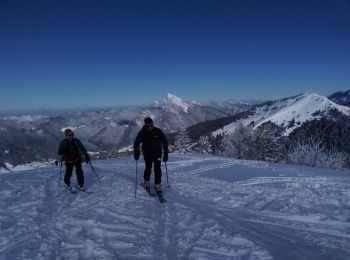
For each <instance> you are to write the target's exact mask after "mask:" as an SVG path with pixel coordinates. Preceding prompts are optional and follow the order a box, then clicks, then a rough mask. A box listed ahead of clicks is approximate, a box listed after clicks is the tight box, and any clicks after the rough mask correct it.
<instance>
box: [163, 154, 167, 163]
mask: <svg viewBox="0 0 350 260" xmlns="http://www.w3.org/2000/svg"><path fill="white" fill-rule="evenodd" d="M167 161H168V153H164V154H163V162H167Z"/></svg>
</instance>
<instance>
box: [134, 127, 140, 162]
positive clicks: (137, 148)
mask: <svg viewBox="0 0 350 260" xmlns="http://www.w3.org/2000/svg"><path fill="white" fill-rule="evenodd" d="M141 142H142V130H140V131H139V132H138V134H137V136H136V138H135V141H134V159H135V160H136V161H137V160H138V159H139V157H140V144H141Z"/></svg>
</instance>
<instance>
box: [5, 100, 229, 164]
mask: <svg viewBox="0 0 350 260" xmlns="http://www.w3.org/2000/svg"><path fill="white" fill-rule="evenodd" d="M147 116H150V117H152V118H153V119H154V122H155V125H156V126H158V127H160V128H162V129H163V130H164V131H165V132H166V133H168V132H171V131H176V130H179V129H181V128H184V127H188V126H190V125H193V124H197V123H199V122H202V121H206V120H213V119H215V118H220V117H224V116H227V113H225V112H222V111H220V110H218V109H216V108H213V107H210V106H205V105H201V104H200V103H199V102H196V101H185V100H183V99H181V98H179V97H176V96H175V95H172V94H167V96H166V97H165V98H164V99H163V100H162V101H161V102H158V101H156V102H155V103H154V104H153V105H152V106H150V107H148V108H146V107H136V106H134V107H123V108H115V109H112V110H100V111H83V112H82V111H79V112H68V113H64V114H62V115H60V116H54V117H51V116H43V115H23V116H10V117H2V118H0V126H1V127H0V138H1V140H2V141H1V143H0V154H1V157H0V167H4V165H5V163H7V165H8V166H9V165H10V164H11V165H17V164H22V163H28V162H32V161H39V160H42V159H50V158H55V157H56V152H57V147H58V144H59V142H60V141H61V140H62V139H63V138H64V135H63V132H64V130H65V129H66V128H71V129H73V130H74V132H75V135H76V137H78V138H79V139H81V141H82V142H83V143H84V145H85V146H86V148H87V149H88V151H90V152H93V153H94V154H95V156H97V157H99V158H104V157H106V156H108V155H109V154H111V152H112V151H117V150H119V149H121V148H123V147H126V146H130V145H131V144H132V143H133V140H134V138H135V136H136V134H137V132H138V131H139V130H140V128H141V127H142V125H143V120H144V118H145V117H147Z"/></svg>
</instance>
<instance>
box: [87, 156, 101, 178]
mask: <svg viewBox="0 0 350 260" xmlns="http://www.w3.org/2000/svg"><path fill="white" fill-rule="evenodd" d="M89 164H90V166H91V169H92V171H93V172H94V173H95V175H96V178H97V179H98V181H99V182H101V180H100V178H99V177H98V175H97V173H96V171H95V169H94V167H93V166H92V164H91V162H90V161H89Z"/></svg>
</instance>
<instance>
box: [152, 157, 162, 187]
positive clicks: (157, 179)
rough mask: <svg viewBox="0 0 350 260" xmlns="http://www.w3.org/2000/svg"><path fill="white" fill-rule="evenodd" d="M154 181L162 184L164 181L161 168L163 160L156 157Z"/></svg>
mask: <svg viewBox="0 0 350 260" xmlns="http://www.w3.org/2000/svg"><path fill="white" fill-rule="evenodd" d="M154 175H155V178H154V183H155V184H161V182H162V169H161V160H160V159H155V160H154Z"/></svg>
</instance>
